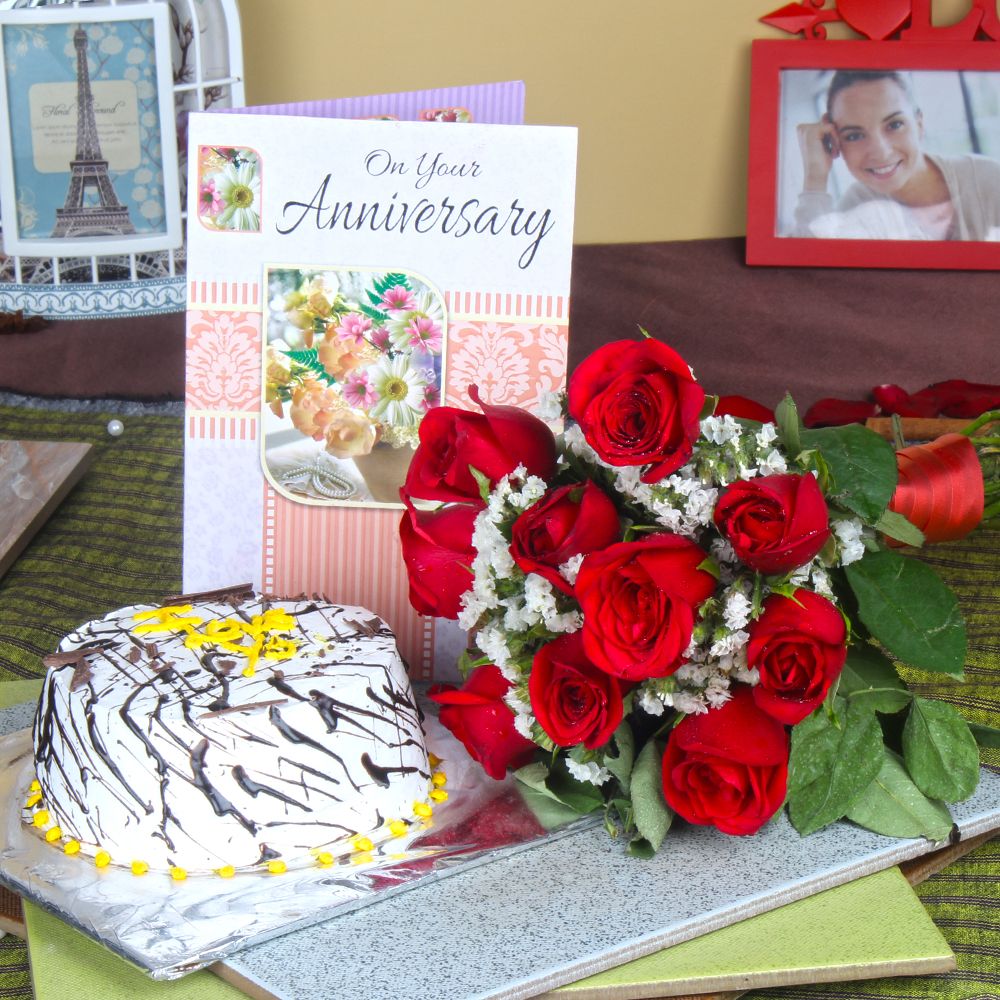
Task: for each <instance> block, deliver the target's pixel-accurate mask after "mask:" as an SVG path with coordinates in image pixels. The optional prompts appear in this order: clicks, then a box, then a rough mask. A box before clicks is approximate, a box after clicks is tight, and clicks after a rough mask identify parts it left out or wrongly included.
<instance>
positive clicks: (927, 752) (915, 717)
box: [903, 698, 979, 802]
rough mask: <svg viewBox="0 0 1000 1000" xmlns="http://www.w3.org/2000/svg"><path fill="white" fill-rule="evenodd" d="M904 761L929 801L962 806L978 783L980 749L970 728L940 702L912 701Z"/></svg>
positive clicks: (920, 699) (906, 726) (904, 736)
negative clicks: (955, 803) (957, 803)
mask: <svg viewBox="0 0 1000 1000" xmlns="http://www.w3.org/2000/svg"><path fill="white" fill-rule="evenodd" d="M903 760H904V761H905V762H906V769H907V770H908V771H909V772H910V777H911V778H912V779H913V781H914V784H916V786H917V788H919V789H920V791H922V792H923V793H924V795H927V796H929V797H930V798H932V799H942V800H944V801H945V802H963V801H964V800H965V799H967V798H968V797H969V796H970V795H971V794H972V793H973V792H974V791H975V790H976V785H977V784H978V783H979V748H978V747H977V746H976V741H975V738H974V737H973V735H972V733H971V732H970V731H969V724H968V723H967V722H966V721H965V719H963V718H962V716H961V715H959V713H958V711H957V710H956V709H955V708H954V706H952V705H948V704H947V703H945V702H943V701H930V700H928V699H927V698H914V699H913V707H912V708H911V709H910V714H909V715H908V716H907V719H906V725H905V726H904V727H903Z"/></svg>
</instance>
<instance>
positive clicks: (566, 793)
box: [545, 757, 604, 816]
mask: <svg viewBox="0 0 1000 1000" xmlns="http://www.w3.org/2000/svg"><path fill="white" fill-rule="evenodd" d="M545 787H546V788H547V789H548V790H549V792H551V794H552V795H554V796H555V797H556V798H557V799H558V800H559V801H560V802H562V803H563V805H566V806H569V807H570V809H574V810H575V811H576V812H578V813H579V814H580V815H581V816H585V815H586V814H587V813H591V812H593V811H594V810H595V809H601V808H603V806H604V796H603V795H602V794H601V790H600V788H598V787H597V786H596V785H592V784H591V783H590V782H589V781H579V780H577V779H576V778H574V777H573V775H571V774H570V773H569V771H568V770H567V769H566V762H565V761H564V760H563V759H562V758H561V757H560V758H559V759H558V760H557V761H556V762H555V764H554V765H553V766H552V770H551V771H549V776H548V779H547V780H546V782H545Z"/></svg>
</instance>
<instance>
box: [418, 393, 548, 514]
mask: <svg viewBox="0 0 1000 1000" xmlns="http://www.w3.org/2000/svg"><path fill="white" fill-rule="evenodd" d="M469 396H470V397H471V398H472V400H473V402H475V403H477V404H478V405H479V407H480V408H481V409H482V411H483V412H482V413H474V412H472V411H470V410H460V409H457V408H456V407H454V406H436V407H433V408H432V409H430V410H428V411H427V414H426V415H425V416H424V418H423V420H421V422H420V444H419V446H418V448H417V450H416V453H415V454H414V456H413V459H412V461H411V462H410V468H409V471H408V472H407V474H406V484H405V487H404V488H405V490H406V492H407V494H408V495H409V496H412V497H418V498H420V499H422V500H444V501H446V502H447V501H451V500H457V501H458V502H463V501H466V502H468V501H475V502H477V503H478V502H480V501H481V499H482V498H481V497H480V495H479V484H478V483H477V482H476V479H475V477H474V476H473V475H472V473H471V472H470V471H469V467H470V466H472V467H473V468H475V469H476V470H477V471H479V472H481V473H482V474H483V475H484V476H486V478H487V479H489V481H490V483H491V484H496V482H497V480H499V479H502V478H503V477H504V476H506V475H507V474H508V473H510V472H513V471H514V469H516V468H517V467H518V465H523V466H524V467H525V468H526V469H527V470H528V475H532V476H540V477H541V478H542V479H548V478H549V477H550V476H551V475H552V473H553V472H554V471H555V467H556V441H555V436H554V435H553V434H552V431H551V430H549V428H548V426H547V425H546V424H545V423H544V422H543V421H541V420H539V419H538V418H537V417H535V416H532V415H531V414H530V413H528V412H527V411H526V410H522V409H520V408H518V407H516V406H492V405H490V404H489V403H484V402H482V400H481V399H480V398H479V390H478V389H477V388H476V386H470V387H469Z"/></svg>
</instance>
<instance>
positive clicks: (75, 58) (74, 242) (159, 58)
mask: <svg viewBox="0 0 1000 1000" xmlns="http://www.w3.org/2000/svg"><path fill="white" fill-rule="evenodd" d="M0 115H2V116H3V119H4V121H3V127H0V216H2V222H3V250H4V252H5V253H18V254H21V255H32V256H44V255H61V254H67V253H86V254H113V253H135V252H138V251H152V250H168V249H171V248H174V247H179V246H180V245H181V243H182V242H183V235H182V228H181V214H180V197H179V192H178V167H177V144H176V138H175V137H176V121H175V111H174V100H173V76H172V69H171V52H170V22H169V8H168V5H167V4H166V3H147V4H142V5H127V6H126V5H122V6H116V7H93V8H86V7H68V6H67V7H60V6H56V7H46V8H45V9H44V10H42V11H38V10H34V9H22V10H11V11H0Z"/></svg>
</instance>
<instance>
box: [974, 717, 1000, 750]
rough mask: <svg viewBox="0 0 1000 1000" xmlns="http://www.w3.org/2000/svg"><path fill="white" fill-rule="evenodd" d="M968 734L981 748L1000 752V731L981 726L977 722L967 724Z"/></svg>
mask: <svg viewBox="0 0 1000 1000" xmlns="http://www.w3.org/2000/svg"><path fill="white" fill-rule="evenodd" d="M969 732H970V733H972V735H973V738H974V739H975V741H976V742H977V743H978V744H979V745H980V746H981V747H989V748H990V749H991V750H1000V729H994V728H993V727H992V726H982V725H980V724H979V723H978V722H970V723H969Z"/></svg>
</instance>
